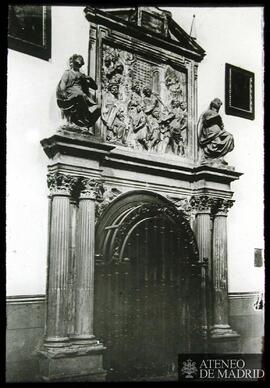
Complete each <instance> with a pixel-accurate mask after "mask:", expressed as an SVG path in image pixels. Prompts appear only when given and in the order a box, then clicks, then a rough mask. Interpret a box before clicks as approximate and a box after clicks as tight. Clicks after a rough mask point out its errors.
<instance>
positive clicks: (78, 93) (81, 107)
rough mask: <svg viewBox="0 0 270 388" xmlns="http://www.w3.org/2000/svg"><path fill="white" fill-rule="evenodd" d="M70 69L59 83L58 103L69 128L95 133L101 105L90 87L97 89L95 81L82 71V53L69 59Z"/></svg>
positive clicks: (57, 91)
mask: <svg viewBox="0 0 270 388" xmlns="http://www.w3.org/2000/svg"><path fill="white" fill-rule="evenodd" d="M69 64H70V69H68V70H66V71H65V72H64V74H63V76H62V78H61V80H60V81H59V83H58V85H57V90H56V98H57V104H58V106H59V108H60V109H61V112H62V117H63V118H65V119H66V121H67V128H68V129H74V130H77V131H82V132H86V133H89V134H93V129H92V127H93V125H94V124H95V122H96V120H97V119H98V118H99V116H100V111H101V109H100V106H99V105H98V104H97V103H96V102H95V101H94V99H93V98H92V96H91V93H90V91H89V89H93V90H96V89H97V85H96V83H95V81H94V80H93V79H92V78H91V77H88V76H86V75H85V74H84V73H82V72H81V71H80V68H81V67H82V66H83V65H84V59H83V57H82V56H81V55H77V54H74V55H72V56H71V57H70V59H69Z"/></svg>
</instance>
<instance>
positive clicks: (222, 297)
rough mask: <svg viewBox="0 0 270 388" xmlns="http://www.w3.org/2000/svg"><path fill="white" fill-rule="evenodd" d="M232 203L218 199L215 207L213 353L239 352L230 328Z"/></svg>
mask: <svg viewBox="0 0 270 388" xmlns="http://www.w3.org/2000/svg"><path fill="white" fill-rule="evenodd" d="M232 205H233V201H232V200H227V199H215V201H214V204H213V215H214V220H213V264H212V266H213V268H212V276H213V281H212V284H213V302H214V303H213V325H212V328H211V335H210V336H211V341H212V350H213V351H217V352H219V351H222V352H223V353H224V352H226V351H228V352H231V351H237V348H238V346H239V344H238V339H239V335H238V334H237V333H236V332H235V331H233V330H232V329H231V327H230V325H229V300H228V265H227V213H228V209H229V208H230V207H231V206H232Z"/></svg>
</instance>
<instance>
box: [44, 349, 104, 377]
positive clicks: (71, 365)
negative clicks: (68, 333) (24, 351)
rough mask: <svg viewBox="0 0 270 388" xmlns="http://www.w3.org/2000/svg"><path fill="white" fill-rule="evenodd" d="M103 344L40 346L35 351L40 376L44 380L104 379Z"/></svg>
mask: <svg viewBox="0 0 270 388" xmlns="http://www.w3.org/2000/svg"><path fill="white" fill-rule="evenodd" d="M104 349H105V348H104V346H103V345H102V344H101V343H99V342H98V341H96V342H95V345H91V346H86V345H83V346H80V345H75V344H73V343H71V344H70V346H67V347H65V348H61V349H60V348H58V349H56V348H47V347H44V346H43V347H42V348H41V349H40V350H39V351H38V352H37V353H38V358H39V368H40V378H41V380H43V381H46V382H54V381H55V382H77V381H78V382H83V381H84V382H92V381H105V380H106V371H105V370H104V369H103V350H104Z"/></svg>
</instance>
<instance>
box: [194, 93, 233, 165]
mask: <svg viewBox="0 0 270 388" xmlns="http://www.w3.org/2000/svg"><path fill="white" fill-rule="evenodd" d="M221 105H222V102H221V100H220V99H219V98H215V99H214V100H213V101H211V103H210V107H209V109H208V110H207V111H206V112H204V113H202V115H201V117H200V120H199V135H198V136H199V138H198V141H199V145H200V147H201V149H202V151H203V157H202V163H209V162H210V163H214V162H217V163H221V164H224V165H227V164H228V163H227V162H226V161H225V160H224V158H223V156H225V155H226V154H227V153H228V152H231V151H232V150H233V149H234V139H233V136H232V134H231V133H229V132H227V131H225V129H224V125H223V122H222V118H221V116H220V115H219V110H220V107H221Z"/></svg>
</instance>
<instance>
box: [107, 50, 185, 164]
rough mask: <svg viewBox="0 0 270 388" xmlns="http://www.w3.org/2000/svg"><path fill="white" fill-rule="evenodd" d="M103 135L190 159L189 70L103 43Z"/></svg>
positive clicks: (129, 145) (118, 141) (137, 148)
mask: <svg viewBox="0 0 270 388" xmlns="http://www.w3.org/2000/svg"><path fill="white" fill-rule="evenodd" d="M101 53H102V54H101V56H102V58H101V122H102V128H101V130H102V131H101V133H102V136H103V139H104V140H105V141H107V142H111V143H116V144H120V145H124V146H127V147H129V148H131V149H134V150H137V151H142V152H151V153H161V154H165V153H166V154H174V155H180V156H182V157H187V154H188V153H187V148H188V146H189V144H188V138H189V136H188V131H189V128H188V104H187V71H186V69H185V68H182V69H180V68H177V69H176V68H172V67H171V66H169V65H167V64H165V63H156V62H154V61H151V60H149V59H148V58H146V56H143V55H139V54H137V53H133V52H131V51H128V50H124V49H121V48H117V47H112V46H110V45H108V44H105V43H103V45H102V50H101Z"/></svg>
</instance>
